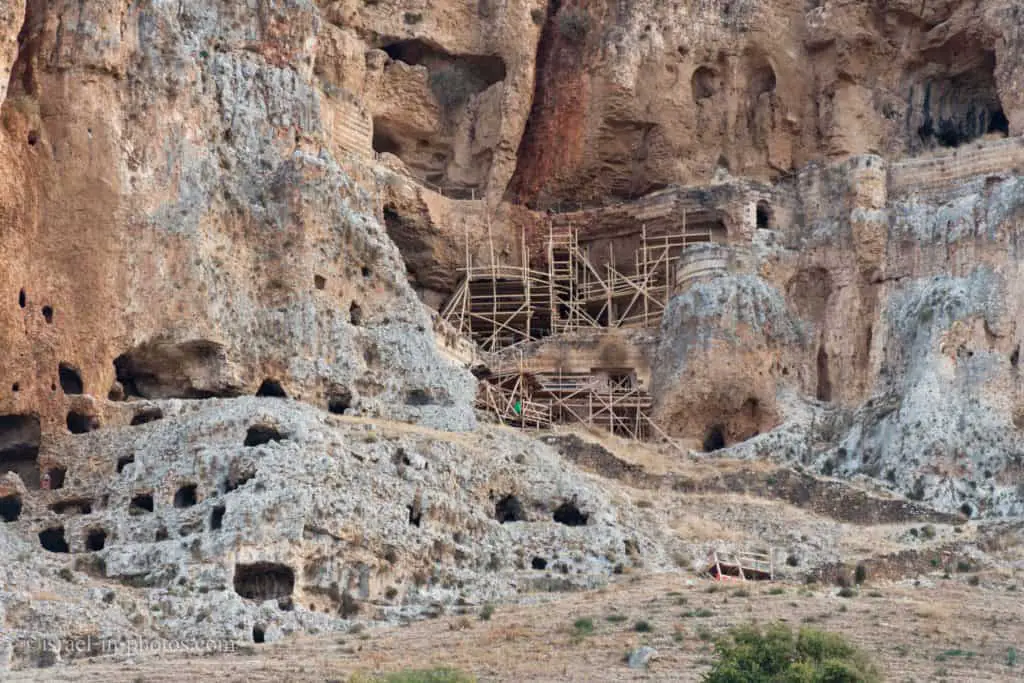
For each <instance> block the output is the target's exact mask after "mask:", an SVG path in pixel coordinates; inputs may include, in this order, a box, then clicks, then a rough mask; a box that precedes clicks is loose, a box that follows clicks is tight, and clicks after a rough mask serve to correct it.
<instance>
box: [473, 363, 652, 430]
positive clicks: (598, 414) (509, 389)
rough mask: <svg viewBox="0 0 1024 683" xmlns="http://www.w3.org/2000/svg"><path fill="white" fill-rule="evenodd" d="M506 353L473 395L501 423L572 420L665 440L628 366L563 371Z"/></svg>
mask: <svg viewBox="0 0 1024 683" xmlns="http://www.w3.org/2000/svg"><path fill="white" fill-rule="evenodd" d="M507 355H508V354H506V357H507ZM512 355H513V356H514V358H515V360H513V361H508V360H506V361H505V362H504V363H499V364H497V365H495V366H494V367H492V368H491V374H490V376H488V377H487V378H485V379H484V380H482V381H481V382H480V387H479V390H478V394H477V406H478V407H480V408H483V409H485V410H488V411H490V412H492V413H494V414H495V415H497V416H498V418H499V419H500V420H501V421H502V423H504V424H508V425H513V426H517V427H532V428H537V429H544V428H550V427H551V426H552V425H554V424H572V423H578V424H585V425H587V426H590V427H597V428H601V429H604V430H606V431H609V432H612V433H613V434H617V435H619V436H622V437H625V438H629V439H634V440H649V439H651V438H654V437H662V438H668V437H667V435H666V434H665V432H664V431H663V430H662V429H661V428H660V427H658V425H657V424H655V422H654V421H653V420H652V419H651V417H650V408H651V405H652V399H651V396H650V394H648V393H647V392H646V391H644V390H642V389H640V388H639V387H638V386H637V384H636V378H635V375H634V373H633V371H632V370H631V369H628V368H627V369H623V370H607V369H601V370H594V371H591V372H563V371H561V370H550V369H539V368H533V367H531V364H530V363H529V362H528V361H526V360H525V358H524V356H523V354H522V353H514V352H513V354H512Z"/></svg>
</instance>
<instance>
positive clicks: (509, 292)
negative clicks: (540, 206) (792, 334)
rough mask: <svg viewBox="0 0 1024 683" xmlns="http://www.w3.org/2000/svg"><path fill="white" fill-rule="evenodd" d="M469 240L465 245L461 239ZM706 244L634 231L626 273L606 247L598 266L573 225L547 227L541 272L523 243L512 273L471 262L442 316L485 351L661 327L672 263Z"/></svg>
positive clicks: (695, 237)
mask: <svg viewBox="0 0 1024 683" xmlns="http://www.w3.org/2000/svg"><path fill="white" fill-rule="evenodd" d="M467 239H468V238H467ZM710 241H712V234H711V231H710V230H705V231H690V232H688V231H687V230H686V220H685V215H684V218H683V227H682V231H681V232H680V233H678V234H672V235H663V236H658V237H652V236H649V235H648V234H647V228H646V226H641V229H640V246H639V248H638V249H637V250H636V251H635V255H634V261H633V263H632V264H628V265H629V266H631V267H630V268H629V269H623V268H620V267H618V266H617V265H616V263H615V254H614V250H613V249H612V247H611V244H610V243H609V248H608V258H607V260H606V261H605V262H604V263H603V267H597V266H595V265H594V262H595V259H594V258H592V254H591V253H590V245H584V244H581V243H580V240H579V232H578V231H577V230H576V229H575V228H574V227H572V226H569V225H563V226H555V225H554V223H553V222H549V225H548V235H547V244H546V249H545V253H544V265H545V266H546V269H544V270H541V269H539V268H536V267H534V266H533V260H532V259H531V258H530V253H529V250H528V249H527V247H526V240H525V237H524V239H523V242H522V254H521V259H520V263H521V265H519V266H511V265H498V264H497V263H496V262H495V260H494V253H493V248H492V249H491V258H490V263H488V264H487V265H483V266H474V265H472V263H470V259H469V248H468V242H467V249H466V252H467V256H466V260H467V264H466V268H465V276H464V277H463V278H462V281H461V283H460V284H459V286H458V288H457V289H456V291H455V294H454V295H453V296H452V297H451V299H449V301H448V303H447V305H446V306H445V307H444V309H443V310H442V312H441V315H442V316H443V317H444V319H445V320H446V321H447V322H448V323H450V324H451V325H452V326H454V327H455V329H457V330H458V331H459V332H460V333H462V334H464V335H466V336H467V337H471V338H472V339H473V340H474V341H475V342H476V343H477V344H478V345H479V346H480V348H481V349H482V350H483V351H485V352H492V351H498V350H500V349H503V348H507V347H509V346H515V345H516V344H519V343H522V342H528V341H534V340H537V339H540V338H542V337H546V336H549V335H555V334H564V333H568V332H574V331H577V330H580V329H583V328H602V327H627V326H639V327H650V326H654V325H658V324H660V322H661V317H662V314H663V313H664V311H665V307H666V306H667V304H668V299H669V297H670V295H671V292H672V288H673V278H674V276H675V262H676V260H677V259H678V257H679V255H680V254H681V253H682V251H683V250H684V249H685V248H686V247H687V246H689V245H691V244H695V243H700V242H710Z"/></svg>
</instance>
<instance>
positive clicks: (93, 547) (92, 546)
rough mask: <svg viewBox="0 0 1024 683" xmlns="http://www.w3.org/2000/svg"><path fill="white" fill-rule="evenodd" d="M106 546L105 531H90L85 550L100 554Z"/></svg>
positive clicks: (86, 538)
mask: <svg viewBox="0 0 1024 683" xmlns="http://www.w3.org/2000/svg"><path fill="white" fill-rule="evenodd" d="M106 544H107V532H106V531H104V530H103V529H90V530H89V533H88V535H86V537H85V549H86V550H88V551H89V552H92V553H95V552H99V551H100V550H103V547H104V546H105V545H106Z"/></svg>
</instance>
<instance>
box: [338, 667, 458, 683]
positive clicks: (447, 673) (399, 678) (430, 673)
mask: <svg viewBox="0 0 1024 683" xmlns="http://www.w3.org/2000/svg"><path fill="white" fill-rule="evenodd" d="M351 683H476V677H475V676H470V675H469V674H465V673H463V672H461V671H459V670H458V669H447V668H438V669H403V670H402V671H396V672H395V673H390V674H383V675H380V676H373V677H366V676H360V675H358V674H357V675H355V676H353V677H352V678H351Z"/></svg>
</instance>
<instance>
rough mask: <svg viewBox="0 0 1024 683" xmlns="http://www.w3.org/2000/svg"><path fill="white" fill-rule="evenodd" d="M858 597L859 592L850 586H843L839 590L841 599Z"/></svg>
mask: <svg viewBox="0 0 1024 683" xmlns="http://www.w3.org/2000/svg"><path fill="white" fill-rule="evenodd" d="M855 595H857V591H855V590H853V589H852V588H850V587H849V586H843V587H842V588H840V589H839V597H841V598H852V597H853V596H855Z"/></svg>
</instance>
